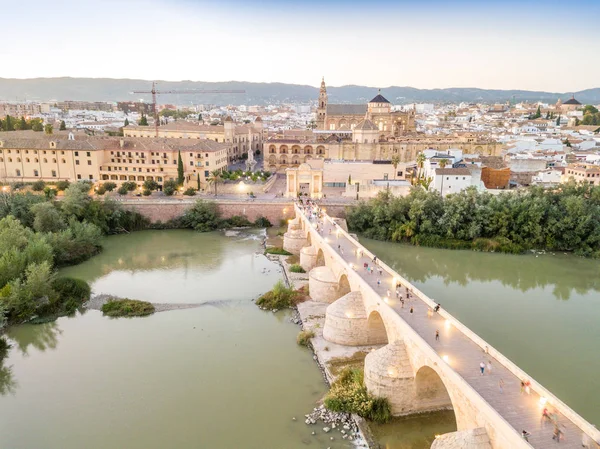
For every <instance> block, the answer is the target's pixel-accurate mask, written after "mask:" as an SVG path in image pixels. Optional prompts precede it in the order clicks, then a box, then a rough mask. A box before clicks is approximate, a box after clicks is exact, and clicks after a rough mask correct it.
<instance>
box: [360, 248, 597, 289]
mask: <svg viewBox="0 0 600 449" xmlns="http://www.w3.org/2000/svg"><path fill="white" fill-rule="evenodd" d="M361 242H362V243H363V244H365V246H367V247H368V248H369V249H370V250H371V251H373V252H374V253H375V254H377V256H378V257H379V258H380V259H381V260H384V261H385V262H386V263H388V264H389V265H390V266H391V267H392V268H394V269H395V270H397V271H398V272H400V273H403V274H404V276H406V277H407V279H408V280H410V281H412V282H420V283H425V282H426V281H427V280H428V279H430V278H431V277H434V276H436V277H440V278H442V279H443V282H444V283H445V285H450V284H451V283H457V284H459V285H460V286H463V287H464V286H467V285H468V284H469V283H470V282H472V281H482V282H491V281H499V282H501V283H502V285H503V286H505V287H511V288H514V289H518V290H521V291H522V292H526V291H530V290H532V289H535V288H541V287H546V286H551V287H552V294H553V295H554V297H556V298H557V299H562V300H567V299H569V298H570V297H571V295H572V294H573V293H578V294H585V293H587V292H589V291H590V290H593V291H600V262H599V261H597V260H590V259H583V258H579V257H575V256H571V255H564V254H562V253H558V254H556V253H554V255H553V253H548V254H536V255H524V256H523V255H508V254H487V253H478V252H474V251H454V250H440V249H435V248H423V247H414V246H409V245H401V244H390V243H385V242H379V241H375V240H370V239H365V238H362V239H361Z"/></svg>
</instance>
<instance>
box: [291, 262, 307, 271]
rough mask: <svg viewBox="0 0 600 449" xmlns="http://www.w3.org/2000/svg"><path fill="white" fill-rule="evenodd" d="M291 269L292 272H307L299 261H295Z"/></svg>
mask: <svg viewBox="0 0 600 449" xmlns="http://www.w3.org/2000/svg"><path fill="white" fill-rule="evenodd" d="M290 271H291V272H292V273H306V271H305V270H304V268H302V267H301V266H300V265H298V264H297V263H295V264H293V265H291V266H290Z"/></svg>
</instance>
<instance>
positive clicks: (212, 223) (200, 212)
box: [179, 200, 221, 232]
mask: <svg viewBox="0 0 600 449" xmlns="http://www.w3.org/2000/svg"><path fill="white" fill-rule="evenodd" d="M179 222H180V223H181V225H182V226H183V227H184V228H192V229H194V230H196V231H200V232H208V231H214V230H215V229H217V228H218V227H219V226H220V225H221V220H220V213H219V209H218V207H217V204H216V203H214V202H212V201H204V200H198V201H196V203H195V204H194V205H193V206H192V207H191V208H190V209H188V210H186V211H185V213H184V214H183V216H182V217H181V219H180V220H179Z"/></svg>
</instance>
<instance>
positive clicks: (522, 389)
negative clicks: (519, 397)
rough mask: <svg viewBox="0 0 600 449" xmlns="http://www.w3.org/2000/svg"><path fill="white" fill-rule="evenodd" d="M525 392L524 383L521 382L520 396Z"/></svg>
mask: <svg viewBox="0 0 600 449" xmlns="http://www.w3.org/2000/svg"><path fill="white" fill-rule="evenodd" d="M524 391H525V382H524V381H521V394H523V392H524Z"/></svg>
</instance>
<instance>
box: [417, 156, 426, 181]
mask: <svg viewBox="0 0 600 449" xmlns="http://www.w3.org/2000/svg"><path fill="white" fill-rule="evenodd" d="M425 160H426V157H425V153H419V154H418V155H417V167H419V170H418V171H417V180H418V179H421V170H422V169H423V165H424V164H425Z"/></svg>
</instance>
